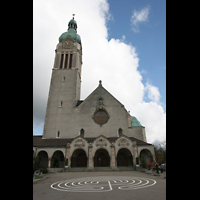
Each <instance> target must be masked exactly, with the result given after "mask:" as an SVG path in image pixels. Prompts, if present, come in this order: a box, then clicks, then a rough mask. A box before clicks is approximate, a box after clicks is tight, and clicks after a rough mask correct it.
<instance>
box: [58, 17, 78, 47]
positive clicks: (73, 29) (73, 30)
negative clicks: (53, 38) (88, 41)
mask: <svg viewBox="0 0 200 200" xmlns="http://www.w3.org/2000/svg"><path fill="white" fill-rule="evenodd" d="M67 36H70V37H71V39H72V40H74V41H75V42H78V43H79V44H80V45H81V37H80V35H79V34H77V23H76V21H75V20H74V17H73V18H72V19H71V20H70V21H69V23H68V31H67V32H64V33H63V34H62V35H61V36H60V37H59V42H62V41H63V40H65V39H66V38H67Z"/></svg>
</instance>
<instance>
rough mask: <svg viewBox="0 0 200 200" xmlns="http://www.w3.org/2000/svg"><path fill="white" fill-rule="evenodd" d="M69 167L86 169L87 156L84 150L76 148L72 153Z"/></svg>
mask: <svg viewBox="0 0 200 200" xmlns="http://www.w3.org/2000/svg"><path fill="white" fill-rule="evenodd" d="M71 167H87V154H86V152H85V150H84V149H81V148H77V149H75V150H74V151H73V153H72V156H71Z"/></svg>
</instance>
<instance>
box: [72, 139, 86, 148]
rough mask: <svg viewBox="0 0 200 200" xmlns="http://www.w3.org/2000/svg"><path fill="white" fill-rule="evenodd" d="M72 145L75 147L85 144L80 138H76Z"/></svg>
mask: <svg viewBox="0 0 200 200" xmlns="http://www.w3.org/2000/svg"><path fill="white" fill-rule="evenodd" d="M74 146H75V147H80V146H83V147H84V146H85V142H84V141H83V140H82V139H78V140H76V141H75V143H74Z"/></svg>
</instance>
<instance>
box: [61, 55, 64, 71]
mask: <svg viewBox="0 0 200 200" xmlns="http://www.w3.org/2000/svg"><path fill="white" fill-rule="evenodd" d="M63 56H64V55H63V54H61V59H60V69H62V65H63Z"/></svg>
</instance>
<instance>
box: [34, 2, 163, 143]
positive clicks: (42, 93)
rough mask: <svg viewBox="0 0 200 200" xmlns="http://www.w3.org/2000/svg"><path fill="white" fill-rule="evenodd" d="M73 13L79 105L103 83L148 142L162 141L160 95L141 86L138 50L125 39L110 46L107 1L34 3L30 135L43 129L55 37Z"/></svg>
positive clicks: (112, 40)
mask: <svg viewBox="0 0 200 200" xmlns="http://www.w3.org/2000/svg"><path fill="white" fill-rule="evenodd" d="M73 13H75V20H76V21H77V25H78V28H77V33H78V34H79V35H80V36H81V42H82V45H83V65H82V83H81V99H83V100H84V99H85V98H86V97H87V96H88V95H89V94H90V93H91V92H93V90H94V89H95V88H96V87H97V86H98V84H99V80H102V84H103V86H104V87H105V88H106V89H107V90H108V91H109V92H110V93H111V94H112V95H113V96H115V97H116V98H117V99H118V100H119V101H120V102H121V103H122V104H124V106H125V108H126V109H127V110H128V111H131V115H133V116H135V117H137V119H138V120H139V121H140V122H141V124H142V125H143V126H145V129H146V135H147V142H150V143H152V142H154V141H155V140H156V139H158V138H159V139H160V140H161V141H162V140H163V138H165V128H166V127H165V113H164V111H163V108H162V106H161V105H160V102H159V100H160V96H159V95H160V93H159V89H158V87H156V86H153V85H152V84H150V82H147V83H146V84H145V85H144V84H143V83H142V73H141V72H140V71H139V70H138V68H139V57H138V54H137V52H136V48H135V47H134V46H132V45H131V44H126V43H125V42H124V40H125V39H126V37H125V36H124V35H123V36H122V38H121V39H117V38H112V39H111V40H109V41H108V29H107V22H108V20H110V19H111V18H112V16H111V15H110V13H109V4H108V2H107V1H106V0H96V1H94V0H87V1H82V0H73V1H69V0H62V1H61V0H60V1H53V0H43V1H40V0H34V1H33V61H34V62H33V127H34V130H37V133H38V131H39V130H41V129H40V127H42V128H43V125H44V119H45V112H46V106H47V98H48V92H49V86H50V80H51V73H52V68H53V64H54V57H55V51H54V50H55V48H56V45H57V44H58V38H59V36H60V35H61V34H62V33H63V32H65V31H67V28H68V22H69V20H70V19H71V18H72V14H73ZM143 18H144V17H143ZM141 19H142V17H141ZM145 95H146V96H148V98H149V100H150V101H149V102H145V100H144V99H145V98H144V97H145ZM41 134H42V132H41Z"/></svg>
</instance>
